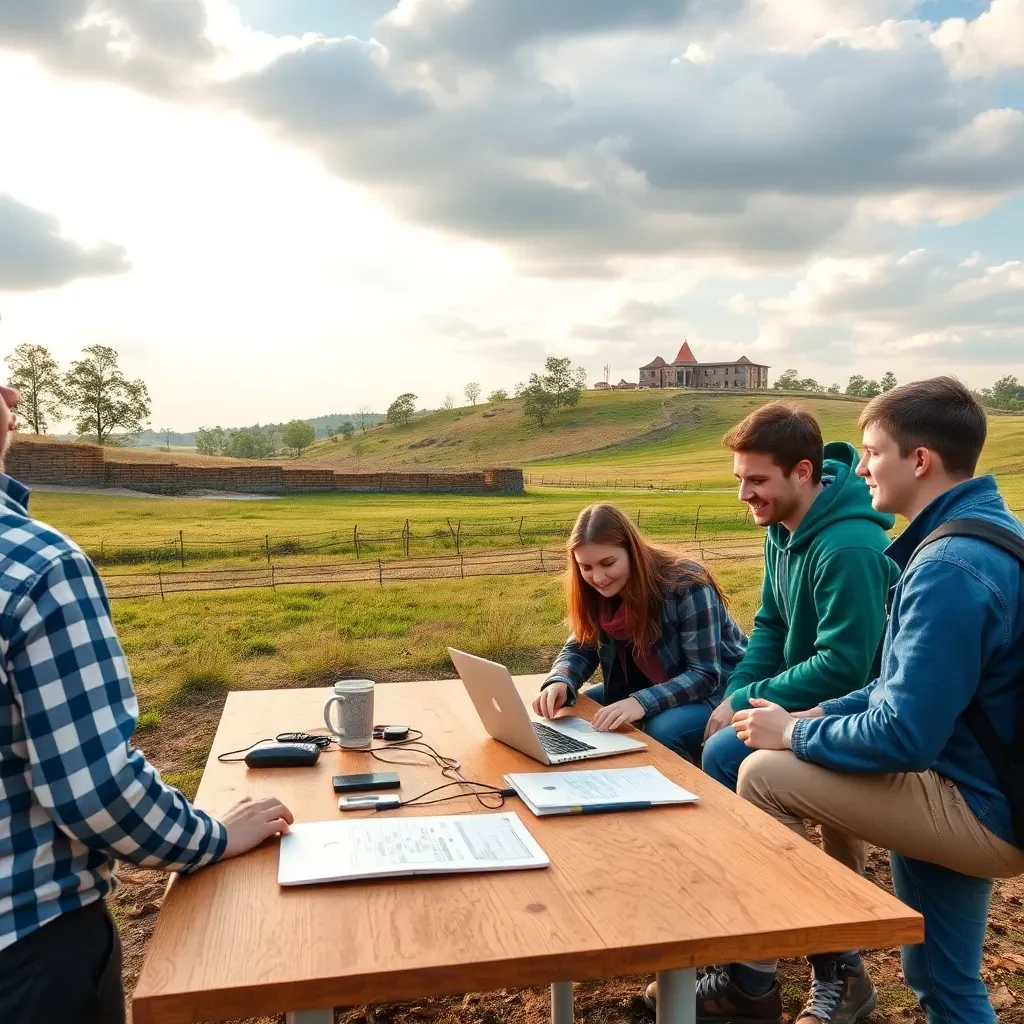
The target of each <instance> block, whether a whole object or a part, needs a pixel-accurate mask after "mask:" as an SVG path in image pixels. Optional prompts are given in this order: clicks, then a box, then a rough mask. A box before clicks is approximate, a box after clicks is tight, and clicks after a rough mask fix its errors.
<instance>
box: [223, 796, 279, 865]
mask: <svg viewBox="0 0 1024 1024" xmlns="http://www.w3.org/2000/svg"><path fill="white" fill-rule="evenodd" d="M294 821H295V819H294V818H293V817H292V812H291V811H289V810H288V808H287V807H285V805H284V804H283V803H281V801H280V800H278V799H277V797H274V796H265V797H263V798H262V799H260V800H253V798H252V797H251V796H247V797H244V798H243V799H242V800H239V801H238V803H237V804H235V806H234V807H232V808H231V810H229V811H228V812H227V813H226V814H222V815H221V817H220V823H221V824H222V825H223V826H224V828H225V829H226V830H227V833H228V844H227V846H226V847H225V849H224V857H223V859H224V860H227V859H228V858H229V857H237V856H239V854H242V853H248V852H249V851H250V850H252V849H254V848H255V847H257V846H259V845H260V843H262V842H263V840H264V839H269V838H270V837H271V836H274V835H277V834H278V833H279V832H280V833H281V834H282V835H283V834H284V833H285V832H287V831H288V826H289V825H291V824H292V823H293V822H294Z"/></svg>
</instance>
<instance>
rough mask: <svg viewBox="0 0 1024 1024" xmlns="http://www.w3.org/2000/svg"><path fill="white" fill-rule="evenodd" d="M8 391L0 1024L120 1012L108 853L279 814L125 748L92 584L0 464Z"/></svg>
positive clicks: (101, 611) (134, 856)
mask: <svg viewBox="0 0 1024 1024" xmlns="http://www.w3.org/2000/svg"><path fill="white" fill-rule="evenodd" d="M18 397H19V396H18V392H17V391H15V390H14V389H13V388H7V387H0V648H2V655H3V658H2V661H0V1022H3V1024H121V1022H123V1021H124V993H123V989H122V984H121V948H120V943H119V942H118V938H117V929H116V927H115V925H114V922H113V921H112V920H111V918H110V915H109V914H108V913H107V910H106V906H105V903H104V897H105V896H106V895H107V893H109V892H110V890H111V888H112V883H111V868H112V867H113V861H114V859H115V858H120V859H122V860H125V861H130V862H132V863H134V864H139V865H142V866H143V867H148V868H163V869H164V870H167V871H180V872H190V871H194V870H196V869H197V868H201V867H204V866H205V865H207V864H211V863H213V862H214V861H216V860H221V859H224V858H227V857H234V856H237V855H238V854H240V853H245V852H246V851H247V850H250V849H252V848H253V847H254V846H257V845H258V844H259V843H261V842H263V841H264V840H265V839H267V838H269V837H270V836H273V835H275V834H277V833H283V832H287V831H288V825H289V824H290V823H291V821H292V815H291V813H290V812H289V810H288V809H287V808H286V807H285V806H284V805H283V804H281V803H280V802H279V801H278V800H276V799H274V798H272V797H271V798H267V799H264V800H258V801H250V800H244V801H242V802H241V803H239V804H236V805H235V807H233V808H232V809H231V810H230V811H228V812H227V813H226V814H225V815H223V816H222V817H221V818H220V820H216V819H214V818H211V817H210V816H209V815H207V814H204V813H203V812H202V811H198V810H196V809H195V808H193V807H192V806H191V805H190V804H189V802H188V801H187V800H186V799H185V798H184V797H183V796H182V795H181V793H179V792H178V791H177V790H175V789H172V788H170V787H169V786H165V785H164V784H163V783H162V782H161V781H160V777H159V775H158V774H157V772H156V770H155V769H154V768H153V767H152V766H151V765H150V764H149V763H148V762H147V761H146V759H145V758H144V757H143V756H142V754H140V753H139V752H138V751H137V750H133V749H132V746H131V736H132V732H133V731H134V729H135V722H136V718H137V715H138V703H137V701H136V699H135V694H134V692H133V691H132V683H131V677H130V675H129V672H128V665H127V662H126V661H125V657H124V653H123V652H122V650H121V645H120V644H119V643H118V640H117V634H116V633H115V632H114V626H113V623H112V622H111V621H110V609H109V606H108V604H107V598H106V594H105V592H104V589H103V584H102V583H101V582H100V578H99V576H98V574H97V573H96V570H95V569H94V567H93V565H92V563H91V562H90V561H89V559H88V558H87V557H86V556H85V555H84V554H83V553H82V551H81V550H80V549H79V548H78V547H77V545H75V544H74V543H72V542H71V541H70V540H68V539H67V538H66V537H63V536H62V535H61V534H59V533H57V531H56V530H53V529H51V528H50V527H48V526H45V525H44V524H43V523H40V522H37V521H36V520H33V519H30V518H29V515H28V511H27V508H26V506H27V503H28V495H29V492H28V490H27V489H26V488H24V487H23V486H22V485H21V484H19V483H18V482H17V481H15V480H12V479H11V478H10V477H9V476H7V475H6V474H4V473H3V472H2V469H3V464H2V453H4V452H6V450H7V444H8V441H9V439H10V434H11V432H12V431H13V430H14V427H15V419H14V413H13V409H14V407H15V406H16V405H17V403H18Z"/></svg>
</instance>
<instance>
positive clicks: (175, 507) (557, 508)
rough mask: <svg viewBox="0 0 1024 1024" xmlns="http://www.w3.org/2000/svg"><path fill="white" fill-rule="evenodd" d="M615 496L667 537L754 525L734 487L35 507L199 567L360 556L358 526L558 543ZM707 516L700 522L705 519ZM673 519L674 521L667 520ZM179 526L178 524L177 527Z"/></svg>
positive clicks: (370, 551)
mask: <svg viewBox="0 0 1024 1024" xmlns="http://www.w3.org/2000/svg"><path fill="white" fill-rule="evenodd" d="M598 500H612V501H614V502H615V503H616V504H618V505H620V507H622V508H624V509H626V510H627V511H628V512H629V514H630V516H632V517H634V519H635V518H636V516H637V514H638V513H639V515H640V525H641V527H644V528H645V529H648V532H649V533H650V534H651V536H654V537H658V538H659V539H666V540H668V539H683V538H686V537H691V536H692V534H693V532H694V527H695V525H699V526H700V532H701V536H705V537H707V536H712V535H715V536H717V535H721V534H731V533H734V532H741V533H752V532H753V527H752V526H751V525H750V523H749V521H748V520H747V517H746V513H745V510H744V508H743V506H741V505H740V504H739V502H737V501H736V498H735V495H734V494H732V493H713V494H707V493H702V494H696V493H693V494H689V493H687V494H673V493H661V492H644V491H641V492H633V491H631V492H623V493H612V494H611V495H609V494H607V493H605V492H596V491H595V492H589V491H576V490H572V491H568V490H538V491H530V492H529V493H528V494H526V495H524V496H522V497H505V498H497V497H462V496H456V495H451V496H449V495H423V494H416V495H387V496H382V495H379V494H343V493H334V494H303V495H293V496H289V497H286V498H280V499H277V500H274V501H258V502H235V501H210V500H201V499H177V498H124V497H116V496H108V495H102V494H68V493H59V492H47V491H39V492H37V493H36V494H35V495H33V499H32V509H33V513H34V514H35V515H37V516H38V517H39V518H41V519H43V520H44V521H46V522H48V523H51V524H52V525H53V526H56V527H57V528H58V529H60V530H62V531H63V532H65V533H67V534H68V535H69V536H71V537H73V538H74V539H75V540H76V541H77V542H78V543H79V544H81V545H82V547H83V548H85V550H86V551H87V552H88V553H89V554H90V555H91V556H92V557H93V558H94V559H95V560H96V562H97V564H98V565H100V566H101V567H103V568H113V567H115V566H122V567H131V568H138V569H140V570H141V569H144V568H156V567H163V568H174V567H175V566H178V565H180V545H181V544H183V545H184V549H185V557H186V564H187V565H188V566H191V567H196V566H198V565H202V566H203V567H209V568H213V567H228V566H248V565H252V564H253V563H263V562H264V561H265V560H266V557H267V546H268V545H269V547H270V554H271V556H272V558H273V560H274V562H275V563H276V564H294V563H296V562H300V561H307V562H308V561H316V560H320V561H322V560H323V559H325V558H334V557H344V558H349V559H354V558H355V543H354V530H355V529H356V528H358V532H359V536H360V550H361V553H362V556H363V557H371V558H397V557H401V556H403V555H404V553H405V550H404V548H405V542H404V541H403V530H404V529H405V524H406V521H408V523H409V540H408V554H409V555H410V556H429V555H438V554H445V553H450V552H453V551H454V550H455V549H456V531H457V534H458V546H459V548H460V550H463V551H473V550H477V551H479V550H487V549H498V548H508V547H517V546H519V547H538V546H541V545H542V544H549V543H560V542H561V540H562V538H564V535H565V533H566V532H567V531H568V529H569V528H570V527H571V525H572V523H573V521H574V519H575V517H576V515H577V513H578V512H579V510H580V509H581V508H582V507H583V506H584V505H586V504H587V503H588V502H590V501H598ZM698 515H699V522H698ZM669 520H671V522H670V521H669ZM179 531H180V532H179Z"/></svg>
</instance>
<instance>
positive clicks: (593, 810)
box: [569, 800, 654, 814]
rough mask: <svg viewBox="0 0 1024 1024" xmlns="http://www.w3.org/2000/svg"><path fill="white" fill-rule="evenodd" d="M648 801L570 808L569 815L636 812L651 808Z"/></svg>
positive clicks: (651, 805)
mask: <svg viewBox="0 0 1024 1024" xmlns="http://www.w3.org/2000/svg"><path fill="white" fill-rule="evenodd" d="M653 806H654V804H652V803H651V802H650V800H638V801H636V802H635V803H626V804H588V805H586V806H585V807H570V808H569V813H570V814H601V813H602V812H604V811H637V810H642V809H643V808H645V807H653Z"/></svg>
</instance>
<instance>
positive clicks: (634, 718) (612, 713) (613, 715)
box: [590, 697, 644, 732]
mask: <svg viewBox="0 0 1024 1024" xmlns="http://www.w3.org/2000/svg"><path fill="white" fill-rule="evenodd" d="M643 717H644V709H643V706H642V705H641V704H640V701H638V700H637V699H636V697H627V698H626V699H625V700H617V701H616V702H615V703H614V704H609V705H608V706H607V707H606V708H601V710H600V711H598V713H597V714H596V715H594V717H593V718H592V719H591V720H590V724H591V725H592V726H593V727H594V728H595V729H596V730H597V731H598V732H614V731H615V730H616V729H621V728H622V727H623V726H624V725H630V724H631V723H633V722H639V721H640V719H641V718H643Z"/></svg>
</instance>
